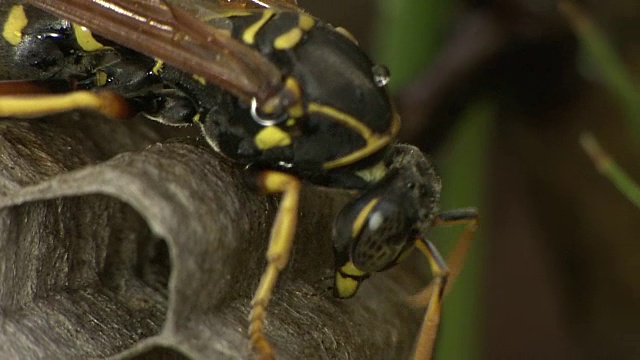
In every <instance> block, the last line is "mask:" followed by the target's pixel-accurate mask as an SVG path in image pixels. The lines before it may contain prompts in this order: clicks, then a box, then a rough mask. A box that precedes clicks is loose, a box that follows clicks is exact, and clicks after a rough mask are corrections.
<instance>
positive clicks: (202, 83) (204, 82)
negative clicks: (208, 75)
mask: <svg viewBox="0 0 640 360" xmlns="http://www.w3.org/2000/svg"><path fill="white" fill-rule="evenodd" d="M191 77H193V78H194V79H195V80H196V81H197V82H199V83H200V84H201V85H207V81H206V80H205V79H204V78H203V77H202V76H200V75H191Z"/></svg>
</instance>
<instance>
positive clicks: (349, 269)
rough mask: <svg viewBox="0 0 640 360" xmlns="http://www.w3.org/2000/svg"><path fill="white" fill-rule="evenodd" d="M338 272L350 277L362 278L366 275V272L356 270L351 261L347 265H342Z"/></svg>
mask: <svg viewBox="0 0 640 360" xmlns="http://www.w3.org/2000/svg"><path fill="white" fill-rule="evenodd" d="M340 272H341V273H343V274H346V275H351V276H364V275H367V273H366V272H364V271H362V270H360V269H358V268H357V267H356V266H355V265H354V264H353V262H352V261H349V262H348V263H346V264H344V265H343V266H342V267H341V268H340Z"/></svg>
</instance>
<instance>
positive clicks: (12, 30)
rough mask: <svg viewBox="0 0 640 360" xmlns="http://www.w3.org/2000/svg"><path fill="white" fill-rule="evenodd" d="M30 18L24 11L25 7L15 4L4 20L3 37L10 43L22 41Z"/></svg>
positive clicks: (14, 43)
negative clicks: (23, 31)
mask: <svg viewBox="0 0 640 360" xmlns="http://www.w3.org/2000/svg"><path fill="white" fill-rule="evenodd" d="M28 23H29V20H28V19H27V15H26V14H25V13H24V7H22V5H14V6H12V7H11V11H9V16H7V20H6V21H5V22H4V28H3V29H2V37H3V38H4V39H5V40H7V41H8V42H9V44H11V45H13V46H16V45H18V44H19V43H20V41H22V30H23V29H24V28H25V26H27V24H28Z"/></svg>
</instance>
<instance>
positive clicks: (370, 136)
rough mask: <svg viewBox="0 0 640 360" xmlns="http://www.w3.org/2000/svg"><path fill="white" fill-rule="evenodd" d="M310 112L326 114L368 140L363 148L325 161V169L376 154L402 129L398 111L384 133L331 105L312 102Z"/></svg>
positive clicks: (309, 107)
mask: <svg viewBox="0 0 640 360" xmlns="http://www.w3.org/2000/svg"><path fill="white" fill-rule="evenodd" d="M308 112H309V113H313V112H315V113H321V114H324V115H326V116H328V117H330V118H332V119H333V120H335V121H337V122H338V123H340V124H342V125H344V126H346V127H348V128H350V129H352V130H353V131H355V132H356V133H358V134H359V135H360V136H362V138H363V139H364V140H365V141H366V145H365V146H363V147H362V148H361V149H358V150H356V151H354V152H352V153H350V154H348V155H345V156H343V157H339V158H337V159H334V160H331V161H327V162H325V163H324V164H323V165H322V166H323V167H324V168H325V169H334V168H337V167H341V166H345V165H349V164H353V163H355V162H356V161H358V160H362V159H364V158H366V157H367V156H369V155H372V154H374V153H375V152H376V151H378V150H380V149H382V148H384V147H385V146H387V145H388V144H389V143H390V142H391V141H392V140H393V138H394V137H395V136H396V135H397V134H398V130H399V129H400V118H399V116H398V114H396V113H394V114H393V118H392V120H391V126H390V128H389V130H388V131H387V132H386V133H384V134H376V133H374V132H373V131H371V129H370V128H369V127H368V126H367V125H366V124H364V123H363V122H362V121H360V120H358V119H356V118H354V117H353V116H351V115H349V114H346V113H343V112H342V111H339V110H338V109H336V108H333V107H331V106H327V105H321V104H318V103H315V102H310V103H309V106H308Z"/></svg>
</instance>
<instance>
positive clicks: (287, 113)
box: [0, 0, 477, 359]
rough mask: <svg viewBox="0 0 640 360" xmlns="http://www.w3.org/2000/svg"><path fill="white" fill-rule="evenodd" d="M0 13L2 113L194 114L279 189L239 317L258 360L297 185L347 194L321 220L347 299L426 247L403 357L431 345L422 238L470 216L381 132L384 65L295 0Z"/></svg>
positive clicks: (42, 0) (184, 120) (31, 4)
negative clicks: (328, 226) (258, 267)
mask: <svg viewBox="0 0 640 360" xmlns="http://www.w3.org/2000/svg"><path fill="white" fill-rule="evenodd" d="M2 11H3V16H4V26H3V39H2V43H3V45H2V47H1V48H0V51H1V54H0V55H1V56H2V59H3V61H4V63H3V64H4V68H3V69H1V71H0V76H2V78H3V79H6V80H13V81H9V82H4V83H2V84H1V85H2V86H1V87H0V93H2V94H4V95H3V96H2V97H0V115H2V116H22V117H25V116H38V115H44V114H50V113H55V112H61V111H68V110H73V109H93V110H95V111H97V112H100V113H103V114H105V115H108V116H111V117H117V118H129V117H132V116H133V115H136V114H143V115H144V116H147V117H149V118H152V119H154V120H157V121H160V122H163V123H167V124H172V125H182V124H192V123H193V124H198V125H199V126H200V127H201V130H202V134H203V135H204V137H205V138H206V139H207V141H208V142H209V143H210V144H211V145H212V147H214V148H215V149H216V150H217V151H218V152H220V153H221V154H223V155H225V156H226V157H228V158H230V159H232V160H234V161H236V162H238V163H239V164H242V165H246V166H248V167H249V168H251V173H252V175H255V179H256V185H257V187H258V188H259V189H260V190H261V191H263V192H264V193H267V194H281V195H282V198H281V201H280V207H279V211H278V214H277V216H276V219H275V221H274V224H273V227H272V232H271V236H270V241H269V247H268V250H267V254H266V257H267V265H266V269H265V270H264V273H263V275H262V278H261V280H260V283H259V285H258V288H257V290H256V291H255V295H254V298H253V301H252V303H251V313H250V315H249V336H250V341H251V344H252V347H253V348H254V350H255V351H256V353H257V355H258V356H259V357H260V358H265V359H266V358H273V357H274V351H273V349H272V348H271V346H270V344H269V342H268V340H267V338H266V335H265V330H264V325H265V316H266V308H267V304H268V302H269V299H270V297H271V293H272V291H273V289H274V287H275V284H276V281H277V278H278V275H279V274H280V272H281V271H282V270H283V269H284V268H285V266H286V265H287V262H288V259H289V256H290V252H291V246H292V244H293V240H294V233H295V229H296V222H297V217H298V199H299V192H300V186H301V182H302V181H305V182H308V183H311V184H314V185H319V186H325V187H333V188H342V189H352V190H355V191H356V192H358V195H357V196H356V198H355V199H354V200H353V201H351V202H350V203H348V204H347V205H346V206H345V207H344V208H343V210H342V211H341V213H340V214H339V215H338V217H337V219H336V220H335V225H334V238H333V241H334V252H335V279H334V293H335V295H336V296H338V297H340V298H348V297H351V296H353V295H354V294H355V293H356V291H357V289H358V286H359V285H360V283H361V282H362V281H364V280H365V279H367V278H368V277H369V276H370V275H371V274H373V273H376V272H380V271H383V270H386V269H388V268H390V267H392V266H394V265H395V264H396V263H397V262H398V261H400V260H401V259H402V258H403V257H404V256H405V255H406V254H408V253H409V252H410V251H411V250H413V249H414V248H418V249H419V250H421V251H422V252H423V253H424V255H425V256H426V257H427V259H428V261H429V264H430V266H431V270H432V272H433V274H434V280H433V282H432V285H431V289H432V291H431V295H430V297H429V308H428V311H427V315H426V316H425V321H424V325H423V330H422V335H421V340H420V342H419V344H418V347H417V350H416V357H417V358H423V357H425V356H429V355H430V353H431V348H432V346H433V342H434V339H435V334H436V331H437V324H438V322H439V317H440V302H441V298H442V295H443V292H444V289H445V286H446V282H447V277H448V269H447V266H446V264H445V261H444V260H443V259H442V257H441V256H440V255H439V253H438V251H437V250H436V248H435V247H434V246H433V245H432V244H431V243H430V242H429V241H428V240H426V238H425V237H424V236H425V233H426V231H427V229H428V228H429V227H430V226H433V225H438V224H452V223H463V224H465V225H467V227H466V232H465V235H463V236H466V237H467V238H470V236H471V232H472V231H473V230H474V229H475V227H476V223H477V214H476V212H475V210H472V209H468V210H458V211H451V212H438V200H439V193H440V182H439V179H438V177H437V176H436V174H435V172H434V170H433V167H432V165H431V163H430V162H429V161H428V160H427V159H426V158H425V157H424V156H423V155H422V154H421V153H420V152H419V151H417V150H415V149H414V148H412V147H408V146H403V145H397V144H396V143H395V136H396V134H397V132H398V127H399V115H398V114H397V113H396V111H395V109H394V107H393V105H392V104H391V102H390V100H389V96H388V94H387V92H386V90H385V88H384V85H385V84H386V82H387V80H388V74H387V72H386V70H385V69H384V67H381V66H378V65H375V64H374V63H372V62H371V60H370V59H369V58H368V57H367V56H366V55H365V54H364V53H363V51H362V50H361V49H360V48H359V47H358V45H357V43H356V42H355V41H354V39H353V38H352V36H351V35H350V34H349V33H348V32H346V30H344V29H341V28H335V27H333V26H331V25H329V24H327V23H325V22H323V21H321V20H319V19H316V18H314V17H312V16H311V15H309V14H307V13H305V12H304V11H303V10H301V9H300V8H298V7H297V6H296V2H295V0H260V1H258V0H236V1H232V0H226V1H225V0H189V1H170V0H133V1H131V0H130V1H127V0H33V1H26V2H25V3H24V4H23V3H21V2H19V3H13V4H8V5H3V8H2ZM88 29H90V30H88ZM94 33H95V34H96V36H94ZM213 99H215V101H212V100H213ZM212 104H215V105H213V106H212Z"/></svg>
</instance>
